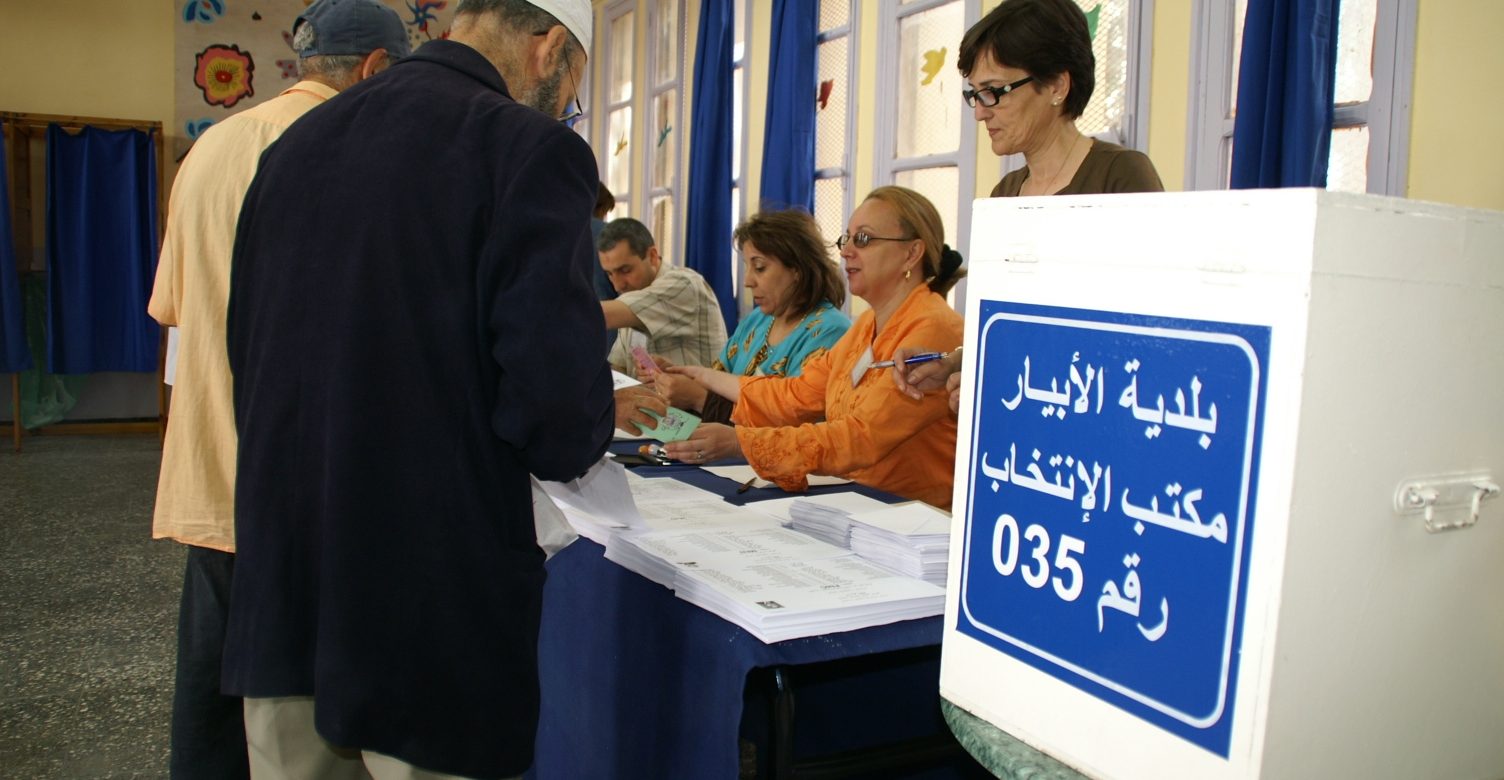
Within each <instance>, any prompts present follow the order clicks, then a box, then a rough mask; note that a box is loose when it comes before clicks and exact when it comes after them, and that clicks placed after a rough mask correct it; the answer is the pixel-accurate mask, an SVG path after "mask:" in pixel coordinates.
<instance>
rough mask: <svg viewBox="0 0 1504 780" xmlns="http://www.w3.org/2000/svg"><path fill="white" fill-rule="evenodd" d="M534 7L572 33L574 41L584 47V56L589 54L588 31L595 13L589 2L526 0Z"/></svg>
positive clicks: (575, 0)
mask: <svg viewBox="0 0 1504 780" xmlns="http://www.w3.org/2000/svg"><path fill="white" fill-rule="evenodd" d="M527 1H528V2H529V3H531V4H532V5H534V6H537V7H538V8H541V9H543V10H545V11H547V12H549V13H551V14H553V15H554V18H555V19H558V20H559V23H560V24H562V25H564V27H565V28H566V29H568V30H569V31H570V32H572V33H574V37H575V39H576V40H578V41H579V42H580V45H581V46H584V47H585V54H586V56H589V54H590V30H591V23H592V22H594V21H595V11H594V10H593V9H592V8H591V7H590V0H527Z"/></svg>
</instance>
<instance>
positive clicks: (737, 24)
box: [731, 0, 747, 62]
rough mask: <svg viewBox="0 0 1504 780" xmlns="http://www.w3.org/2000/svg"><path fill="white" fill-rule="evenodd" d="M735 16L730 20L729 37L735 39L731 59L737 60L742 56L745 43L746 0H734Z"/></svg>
mask: <svg viewBox="0 0 1504 780" xmlns="http://www.w3.org/2000/svg"><path fill="white" fill-rule="evenodd" d="M735 7H736V11H735V13H736V18H735V19H733V20H732V24H731V37H732V38H733V39H734V40H735V41H736V43H735V44H734V46H735V50H734V51H733V53H732V59H733V60H736V61H738V62H740V61H741V58H742V48H743V47H744V46H746V44H747V0H736V3H735Z"/></svg>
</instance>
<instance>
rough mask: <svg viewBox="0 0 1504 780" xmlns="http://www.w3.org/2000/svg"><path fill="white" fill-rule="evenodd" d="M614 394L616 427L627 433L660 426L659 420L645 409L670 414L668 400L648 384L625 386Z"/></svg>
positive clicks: (655, 412) (660, 413)
mask: <svg viewBox="0 0 1504 780" xmlns="http://www.w3.org/2000/svg"><path fill="white" fill-rule="evenodd" d="M614 395H615V397H616V427H617V428H620V429H621V430H624V431H626V432H627V433H640V432H641V431H650V430H652V429H654V428H656V427H657V426H658V421H657V420H654V419H653V418H652V417H651V416H650V415H648V414H647V412H644V411H643V410H644V409H646V410H649V411H651V412H653V413H654V414H657V415H660V416H662V415H665V414H668V401H666V400H665V399H664V398H663V397H662V396H660V395H658V393H657V392H656V391H654V390H653V388H652V387H650V386H648V385H632V386H631V387H623V388H622V389H620V390H617V391H616V393H615V394H614Z"/></svg>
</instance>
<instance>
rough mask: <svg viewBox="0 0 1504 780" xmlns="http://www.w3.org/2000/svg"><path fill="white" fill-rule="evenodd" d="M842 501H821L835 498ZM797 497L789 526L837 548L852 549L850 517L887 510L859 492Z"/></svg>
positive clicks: (873, 499)
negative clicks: (860, 513)
mask: <svg viewBox="0 0 1504 780" xmlns="http://www.w3.org/2000/svg"><path fill="white" fill-rule="evenodd" d="M837 496H839V500H835V501H827V500H818V499H826V498H836V497H837ZM818 499H816V498H796V499H794V501H793V502H792V503H790V504H789V508H788V511H789V521H790V523H789V524H790V527H792V528H793V529H794V530H795V531H802V532H804V533H807V534H809V535H810V536H813V537H815V538H816V539H821V540H824V541H826V542H829V543H831V544H833V545H836V546H837V547H850V546H851V516H852V514H854V513H857V512H870V511H877V510H881V509H885V508H887V506H888V505H887V504H884V503H883V502H881V501H878V500H877V499H875V498H868V497H866V496H863V495H860V494H857V493H838V494H836V495H835V496H820V497H818Z"/></svg>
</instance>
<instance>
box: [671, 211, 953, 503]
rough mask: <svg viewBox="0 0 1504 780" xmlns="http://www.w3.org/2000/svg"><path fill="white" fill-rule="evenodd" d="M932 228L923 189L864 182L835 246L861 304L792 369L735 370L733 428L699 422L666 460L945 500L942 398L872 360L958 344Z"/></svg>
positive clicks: (949, 281)
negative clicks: (784, 372) (895, 377)
mask: <svg viewBox="0 0 1504 780" xmlns="http://www.w3.org/2000/svg"><path fill="white" fill-rule="evenodd" d="M944 234H945V229H944V227H943V226H942V224H941V222H940V214H939V212H937V211H936V210H935V206H934V205H933V204H932V203H930V202H929V201H928V200H926V199H925V197H924V196H923V195H920V194H919V193H917V192H914V191H913V190H909V189H905V188H903V187H879V188H878V189H876V190H873V191H872V194H870V195H868V196H867V198H866V200H864V201H862V204H861V205H860V206H858V207H857V209H856V210H855V211H854V212H852V214H851V219H850V221H849V223H848V227H847V230H846V234H845V235H843V236H841V238H840V240H838V241H837V242H836V245H837V246H838V247H839V248H840V250H841V259H842V260H843V261H844V264H845V270H846V278H847V281H848V283H849V285H850V287H851V294H852V295H855V296H857V297H859V298H861V299H862V300H864V301H866V302H867V304H868V305H869V306H870V307H871V309H870V310H869V311H867V312H864V313H863V314H862V315H861V316H860V317H858V318H857V320H856V322H855V323H853V324H852V326H851V329H850V330H848V331H846V335H845V336H842V337H841V339H840V341H837V342H836V343H835V345H834V346H832V347H831V348H830V350H829V351H828V352H825V353H823V354H820V355H817V356H815V357H814V358H812V359H810V360H809V361H808V362H806V363H805V364H804V371H803V373H801V374H800V375H799V376H796V377H785V378H775V377H741V378H740V379H739V380H738V381H739V383H740V388H739V390H740V392H739V398H738V400H737V402H736V407H735V408H734V410H733V411H732V415H731V419H732V421H734V422H735V423H736V427H734V428H733V427H730V426H727V425H720V424H715V423H703V424H701V425H700V426H699V427H697V428H696V429H695V432H694V434H693V435H692V436H691V437H690V438H689V439H687V440H685V441H682V442H676V443H672V444H669V445H667V447H666V449H667V451H668V454H669V456H670V457H673V458H677V459H679V460H682V461H685V462H688V463H704V462H706V461H710V460H716V459H719V458H727V457H738V456H740V457H745V458H746V460H747V462H748V463H749V464H751V466H752V468H753V469H754V470H755V471H756V472H757V474H758V475H759V476H761V477H762V478H764V479H768V480H771V481H773V482H775V483H777V484H778V486H779V487H782V488H783V489H785V490H789V491H793V492H798V491H802V490H804V489H805V488H806V487H807V486H808V482H807V480H806V477H807V476H808V475H810V474H829V475H835V476H841V477H846V478H849V479H851V480H853V481H856V482H859V483H861V484H863V485H867V486H869V487H874V488H877V489H879V490H886V491H888V492H890V493H896V494H898V495H900V496H903V497H905V498H912V499H918V500H920V501H924V502H926V503H929V504H933V505H935V506H938V507H946V508H948V507H949V506H950V499H951V483H952V472H953V471H954V467H955V457H956V421H955V418H954V417H952V415H951V414H950V411H949V409H947V408H946V399H945V394H944V393H940V392H929V393H921V394H920V395H919V397H918V398H913V397H910V396H907V395H905V394H904V393H902V392H900V391H899V389H898V388H896V387H895V386H894V385H893V382H892V381H891V380H889V379H888V372H887V371H886V370H885V369H881V368H877V369H874V368H873V364H875V363H880V362H882V361H885V360H890V359H892V357H893V351H894V350H895V349H897V348H898V346H899V345H900V344H912V343H925V344H956V343H959V342H960V340H961V315H959V314H957V313H956V312H955V310H954V309H952V308H951V307H950V304H948V303H947V302H946V300H945V293H946V291H948V290H949V289H950V288H951V286H952V285H954V284H955V283H956V281H957V280H958V279H960V278H961V276H962V275H963V274H964V273H965V271H964V270H962V268H961V255H960V254H959V253H957V252H956V251H955V250H953V249H951V248H950V247H949V246H947V245H946V244H945V243H944Z"/></svg>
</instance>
